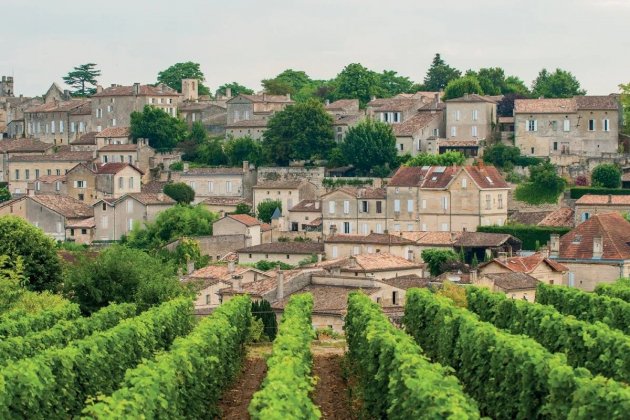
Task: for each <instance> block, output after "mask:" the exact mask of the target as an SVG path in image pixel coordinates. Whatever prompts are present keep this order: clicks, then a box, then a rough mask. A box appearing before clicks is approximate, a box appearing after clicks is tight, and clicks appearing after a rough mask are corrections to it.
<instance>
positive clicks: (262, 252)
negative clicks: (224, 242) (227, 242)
mask: <svg viewBox="0 0 630 420" xmlns="http://www.w3.org/2000/svg"><path fill="white" fill-rule="evenodd" d="M236 253H237V254H238V262H239V263H240V264H255V263H257V262H259V261H272V262H282V263H285V264H289V265H293V266H297V265H299V264H300V263H301V262H302V261H304V260H305V259H308V258H311V257H313V256H315V257H317V258H319V259H321V257H322V256H323V255H324V244H322V243H316V242H271V243H264V244H260V245H255V246H249V247H245V248H241V249H238V250H236Z"/></svg>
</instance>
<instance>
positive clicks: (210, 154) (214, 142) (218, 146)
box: [194, 138, 228, 166]
mask: <svg viewBox="0 0 630 420" xmlns="http://www.w3.org/2000/svg"><path fill="white" fill-rule="evenodd" d="M194 161H195V162H198V163H201V164H203V165H211V166H219V165H226V164H227V163H228V159H227V156H226V155H225V151H224V150H223V141H222V140H221V139H219V138H213V139H210V140H208V141H207V142H206V143H204V144H201V145H199V146H198V147H197V149H196V153H195V158H194Z"/></svg>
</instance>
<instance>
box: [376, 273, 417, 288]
mask: <svg viewBox="0 0 630 420" xmlns="http://www.w3.org/2000/svg"><path fill="white" fill-rule="evenodd" d="M378 281H379V282H381V283H385V284H389V285H390V286H394V287H398V288H399V289H404V290H407V289H411V288H412V287H427V286H428V285H429V279H426V278H423V277H420V276H417V275H415V274H409V275H406V276H398V277H393V278H391V279H383V280H378Z"/></svg>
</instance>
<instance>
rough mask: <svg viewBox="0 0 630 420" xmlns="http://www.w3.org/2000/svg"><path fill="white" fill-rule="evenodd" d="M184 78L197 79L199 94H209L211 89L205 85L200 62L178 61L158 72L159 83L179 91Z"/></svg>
mask: <svg viewBox="0 0 630 420" xmlns="http://www.w3.org/2000/svg"><path fill="white" fill-rule="evenodd" d="M182 79H197V80H198V81H199V88H198V91H199V95H209V94H210V89H208V88H207V87H206V86H204V85H203V82H204V80H205V76H204V75H203V72H202V71H201V68H200V65H199V63H193V62H192V61H186V62H184V63H176V64H173V65H172V66H170V67H169V68H167V69H166V70H162V71H161V72H159V73H158V77H157V81H158V83H164V84H165V85H167V86H169V87H170V88H172V89H175V90H176V91H178V92H181V91H182Z"/></svg>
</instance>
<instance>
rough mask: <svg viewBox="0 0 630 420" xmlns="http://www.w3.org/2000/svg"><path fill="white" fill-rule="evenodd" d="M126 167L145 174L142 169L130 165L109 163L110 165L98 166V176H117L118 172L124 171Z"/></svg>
mask: <svg viewBox="0 0 630 420" xmlns="http://www.w3.org/2000/svg"><path fill="white" fill-rule="evenodd" d="M126 167H130V168H133V169H135V170H136V171H138V172H140V173H141V174H144V172H142V171H141V170H140V169H138V168H137V167H136V166H134V165H132V164H130V163H123V162H109V163H99V164H97V166H96V168H97V173H98V174H111V175H115V174H117V173H118V172H120V171H122V170H123V169H125V168H126Z"/></svg>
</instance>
